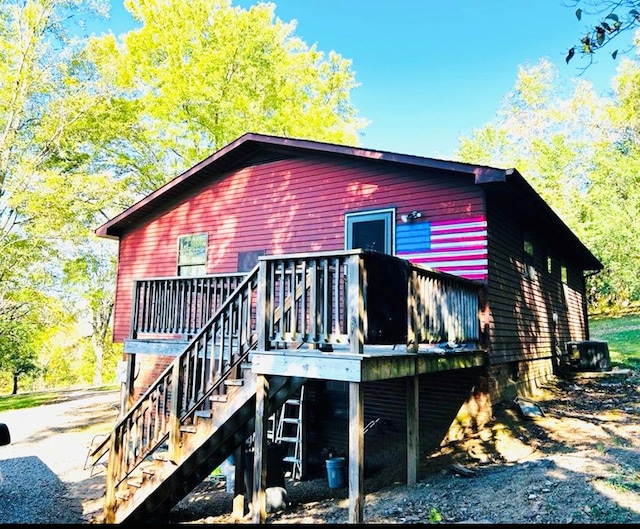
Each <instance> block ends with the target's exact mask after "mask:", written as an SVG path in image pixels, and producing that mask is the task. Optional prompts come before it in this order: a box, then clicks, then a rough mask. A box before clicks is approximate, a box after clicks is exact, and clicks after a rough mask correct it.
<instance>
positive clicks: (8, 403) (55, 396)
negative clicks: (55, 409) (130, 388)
mask: <svg viewBox="0 0 640 529" xmlns="http://www.w3.org/2000/svg"><path fill="white" fill-rule="evenodd" d="M119 387H120V386H119V385H110V386H100V387H92V388H85V389H91V391H111V390H114V389H118V388H119ZM77 391H81V390H70V389H62V390H55V389H54V390H45V391H29V392H26V393H19V394H18V395H4V396H0V412H3V411H5V410H18V409H22V408H33V407H34V406H42V405H44V404H56V403H57V402H64V401H66V400H69V399H72V398H74V394H75V393H76V392H77Z"/></svg>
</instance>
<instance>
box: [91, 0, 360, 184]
mask: <svg viewBox="0 0 640 529" xmlns="http://www.w3.org/2000/svg"><path fill="white" fill-rule="evenodd" d="M125 7H126V8H127V9H128V10H129V11H130V12H131V13H132V15H133V16H134V18H135V19H136V20H137V21H138V22H139V24H140V27H139V28H137V29H136V30H134V31H130V32H129V33H127V34H125V35H123V36H121V38H120V39H117V38H116V37H115V36H113V35H106V36H103V37H100V38H97V39H94V40H93V41H92V43H91V46H90V50H91V54H92V56H93V58H94V61H95V64H96V67H97V68H98V69H99V71H100V73H101V76H102V78H103V79H104V80H105V81H108V83H109V84H110V85H112V86H114V87H117V88H118V89H119V90H120V97H119V98H117V99H114V100H112V101H111V103H110V106H109V109H110V111H111V109H114V110H115V115H114V116H112V117H111V118H107V119H108V120H109V121H108V123H114V120H116V119H119V120H122V122H121V125H122V126H121V127H120V128H117V127H116V128H115V129H114V130H117V133H118V139H117V141H116V138H115V137H114V138H113V141H114V143H113V145H114V146H115V147H116V148H117V151H115V150H113V149H112V150H111V151H110V152H111V153H113V156H114V157H113V159H112V160H113V162H117V164H118V166H119V167H120V168H124V169H127V170H128V171H130V172H131V174H130V176H134V178H130V180H129V181H130V182H131V183H132V185H137V186H138V190H139V191H140V192H142V193H145V194H146V193H149V192H151V191H154V190H155V189H156V188H158V187H159V186H160V185H162V184H164V183H165V182H166V181H167V180H168V179H169V178H171V177H173V176H175V175H176V174H178V173H180V172H181V171H183V170H185V169H187V168H189V167H191V166H192V165H194V164H196V163H198V162H199V161H201V160H202V159H204V158H205V157H207V156H209V155H210V154H211V153H213V152H214V151H215V150H217V149H220V148H221V147H224V145H226V144H227V143H229V142H230V141H232V140H234V139H236V138H237V137H239V136H241V135H242V134H243V133H245V132H256V133H271V134H277V135H282V136H294V137H302V138H308V139H316V140H326V141H331V142H335V143H357V141H358V134H359V132H360V130H361V129H362V128H363V127H364V126H366V121H365V120H363V119H360V118H358V116H357V111H356V109H355V108H354V106H353V105H352V103H351V101H350V93H351V91H352V90H353V89H354V88H356V87H357V84H356V82H355V75H354V73H353V72H352V71H351V61H349V60H347V59H344V58H343V57H341V56H340V55H339V54H337V53H335V52H333V51H332V52H330V53H329V54H328V56H325V54H324V53H322V52H321V51H319V50H317V49H316V47H315V45H314V46H311V47H309V46H307V45H306V44H305V43H304V42H303V41H302V40H300V39H299V38H297V37H295V35H294V30H295V22H290V23H288V24H286V23H283V22H282V21H281V20H279V19H277V18H276V17H275V15H274V8H275V6H274V5H273V4H269V3H265V4H262V3H261V4H258V5H256V6H253V7H251V8H250V9H248V10H245V9H242V8H240V7H234V6H232V5H231V2H230V1H229V0H193V1H189V2H184V1H182V0H145V1H144V2H143V1H135V0H126V1H125Z"/></svg>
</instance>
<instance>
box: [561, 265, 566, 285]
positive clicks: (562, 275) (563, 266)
mask: <svg viewBox="0 0 640 529" xmlns="http://www.w3.org/2000/svg"><path fill="white" fill-rule="evenodd" d="M560 278H561V279H562V282H563V283H564V284H565V285H566V284H567V265H566V264H565V263H564V261H563V262H562V264H561V265H560Z"/></svg>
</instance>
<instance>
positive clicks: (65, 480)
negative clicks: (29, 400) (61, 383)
mask: <svg viewBox="0 0 640 529" xmlns="http://www.w3.org/2000/svg"><path fill="white" fill-rule="evenodd" d="M119 398H120V397H119V392H118V391H97V390H75V391H65V392H61V398H60V399H59V401H58V402H56V403H54V404H48V405H46V406H38V407H35V408H25V409H21V410H9V411H6V412H2V413H1V414H0V417H1V419H0V420H2V422H5V423H7V425H8V426H9V428H10V431H11V444H10V445H7V446H3V447H0V521H1V523H89V522H90V521H91V520H92V518H93V515H94V514H96V512H99V511H101V509H102V501H103V500H102V497H103V495H104V481H105V478H104V472H101V473H100V472H98V473H94V475H93V476H92V475H91V470H90V469H85V468H84V463H85V459H86V455H87V450H88V447H89V445H90V444H91V441H92V439H93V438H94V437H95V436H96V435H104V434H106V433H108V432H109V431H110V429H111V428H112V427H113V425H114V424H115V421H116V419H117V416H118V409H119Z"/></svg>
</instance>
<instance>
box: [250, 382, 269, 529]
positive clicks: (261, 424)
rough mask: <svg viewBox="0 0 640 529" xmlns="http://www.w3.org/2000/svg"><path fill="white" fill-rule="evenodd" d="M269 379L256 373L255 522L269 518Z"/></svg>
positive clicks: (252, 508)
mask: <svg viewBox="0 0 640 529" xmlns="http://www.w3.org/2000/svg"><path fill="white" fill-rule="evenodd" d="M268 394H269V380H268V379H267V377H266V376H264V375H256V418H255V442H254V445H253V491H252V498H251V511H252V513H251V514H252V518H253V523H257V524H263V523H265V521H266V519H267V497H266V493H265V489H266V485H267V430H268V428H269V424H268V423H269V399H268V398H267V397H268Z"/></svg>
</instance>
